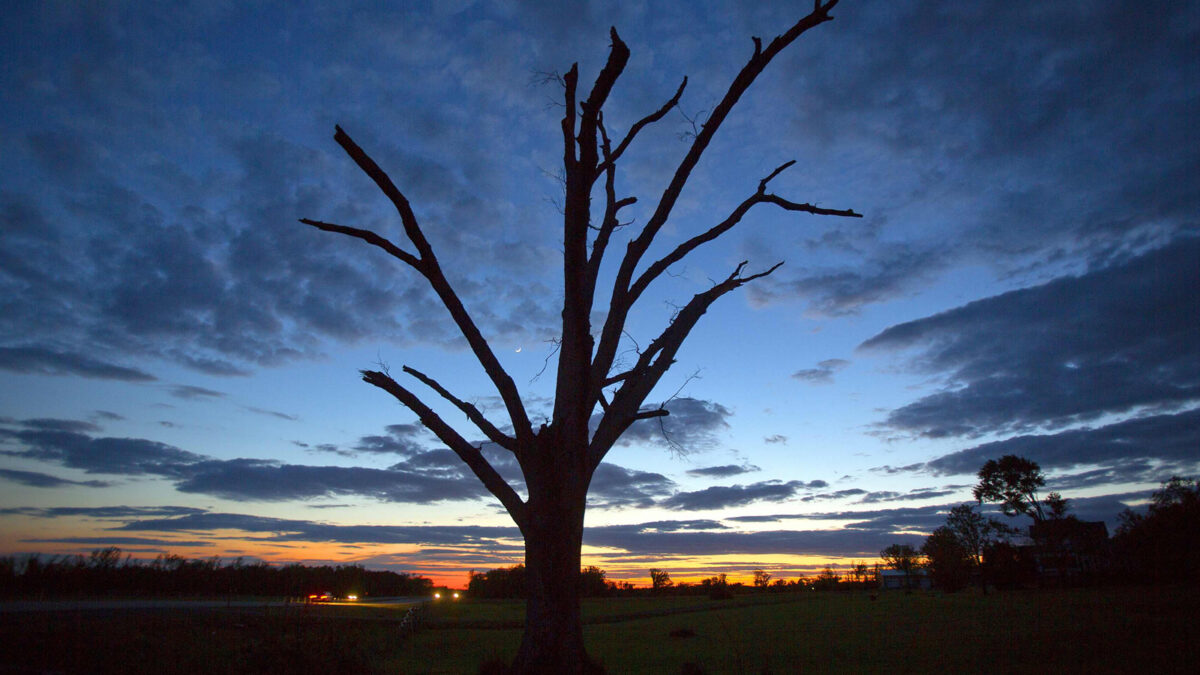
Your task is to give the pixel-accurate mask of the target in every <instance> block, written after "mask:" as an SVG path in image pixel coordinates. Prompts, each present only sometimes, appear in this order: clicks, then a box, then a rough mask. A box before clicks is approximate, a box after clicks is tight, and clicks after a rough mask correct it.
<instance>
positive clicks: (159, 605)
mask: <svg viewBox="0 0 1200 675" xmlns="http://www.w3.org/2000/svg"><path fill="white" fill-rule="evenodd" d="M426 600H428V598H425V597H397V598H373V599H371V600H365V601H359V602H327V603H322V604H324V605H356V606H367V607H378V606H381V605H412V604H415V603H418V602H424V601H426ZM303 604H304V603H302V602H289V601H287V600H164V599H141V600H139V599H132V600H124V599H112V600H13V601H6V602H0V614H7V613H16V612H61V611H72V612H73V611H78V610H93V609H94V610H113V609H205V608H211V607H287V606H293V605H297V606H298V605H303Z"/></svg>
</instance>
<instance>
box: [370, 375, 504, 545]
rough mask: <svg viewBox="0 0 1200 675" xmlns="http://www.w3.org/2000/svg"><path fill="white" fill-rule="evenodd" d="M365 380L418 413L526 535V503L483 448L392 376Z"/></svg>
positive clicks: (380, 376) (423, 421) (376, 376)
mask: <svg viewBox="0 0 1200 675" xmlns="http://www.w3.org/2000/svg"><path fill="white" fill-rule="evenodd" d="M406 370H407V369H406ZM362 379H363V381H364V382H366V383H368V384H372V385H374V386H376V387H379V388H380V389H382V390H384V391H386V392H388V393H389V394H391V395H392V396H394V397H395V398H396V400H398V401H400V403H401V404H403V405H404V407H406V408H408V409H409V410H411V411H413V412H414V413H416V415H417V418H418V419H420V420H421V424H423V425H425V428H427V429H429V430H430V431H432V432H433V434H434V435H435V436H437V437H438V439H439V440H440V441H441V442H443V443H445V444H446V447H448V448H450V449H451V450H453V451H454V454H456V455H458V457H459V459H461V460H462V461H463V462H464V463H466V465H467V467H469V468H470V469H471V472H472V473H474V474H475V476H476V477H477V478H478V479H479V480H480V482H482V483H483V485H484V487H486V488H487V489H488V491H489V492H491V493H492V494H493V495H495V496H496V498H497V499H499V500H500V503H501V504H503V505H504V508H505V509H507V510H508V513H509V515H511V516H512V518H513V521H515V522H516V524H517V527H519V528H521V530H522V531H524V529H525V522H526V519H527V515H526V513H525V508H526V507H525V502H524V501H522V500H521V497H520V495H518V494H517V492H516V490H513V489H512V486H510V485H509V484H508V483H507V482H506V481H505V480H504V479H503V478H502V477H501V476H500V474H499V473H498V472H497V471H496V469H495V468H494V467H493V466H492V465H491V464H490V463H489V462H488V461H487V459H486V458H484V456H483V452H481V451H480V449H479V448H477V447H475V446H474V445H471V444H470V443H469V442H468V441H467V440H466V439H465V438H463V437H462V436H461V435H460V434H459V433H458V432H457V431H455V430H454V428H453V427H451V426H450V425H449V424H446V422H445V421H444V420H443V419H442V418H441V417H440V416H439V415H438V414H437V413H436V412H434V411H433V409H432V408H430V407H429V406H427V405H425V403H424V402H423V401H422V400H421V399H420V398H418V397H417V395H416V394H414V393H412V392H411V391H409V390H408V389H405V388H404V387H402V386H401V385H400V384H399V383H397V382H396V381H395V380H393V379H392V378H391V377H389V376H388V375H386V374H384V373H381V372H379V371H375V370H364V371H362Z"/></svg>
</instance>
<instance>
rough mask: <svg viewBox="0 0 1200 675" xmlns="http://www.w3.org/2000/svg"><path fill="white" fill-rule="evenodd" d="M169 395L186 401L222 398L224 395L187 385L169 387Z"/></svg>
mask: <svg viewBox="0 0 1200 675" xmlns="http://www.w3.org/2000/svg"><path fill="white" fill-rule="evenodd" d="M171 395H172V396H174V397H175V398H182V399H184V400H187V401H193V400H197V399H209V398H224V397H225V394H224V393H222V392H219V391H213V390H212V389H205V388H204V387H195V386H192V385H188V384H183V385H179V386H176V387H171Z"/></svg>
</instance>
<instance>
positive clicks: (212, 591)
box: [0, 547, 433, 597]
mask: <svg viewBox="0 0 1200 675" xmlns="http://www.w3.org/2000/svg"><path fill="white" fill-rule="evenodd" d="M432 588H433V582H432V581H431V580H430V579H427V578H425V577H420V576H415V575H411V574H406V573H403V572H390V571H383V570H368V569H365V568H363V567H362V566H360V565H337V566H329V565H322V566H316V567H310V566H306V565H300V564H289V565H270V564H268V563H265V562H263V561H260V560H255V561H246V560H244V559H243V558H237V559H234V560H232V561H229V562H225V563H223V562H222V561H221V559H220V558H207V559H191V560H189V559H186V558H182V557H180V556H177V555H171V554H162V555H159V556H158V557H157V558H155V559H153V560H148V561H144V560H135V559H133V558H132V557H131V556H128V555H123V553H122V551H121V549H119V548H116V547H109V548H105V549H99V550H95V551H92V553H91V555H89V556H83V555H74V556H55V557H50V558H45V557H42V556H31V557H29V558H23V559H17V558H14V557H7V558H0V595H2V596H4V597H80V596H145V597H161V596H214V595H215V596H222V597H225V596H271V597H301V596H307V595H309V594H311V593H332V594H334V595H335V596H346V595H358V596H360V597H371V596H374V597H387V596H409V595H427V594H428V593H429V592H430V591H431V589H432Z"/></svg>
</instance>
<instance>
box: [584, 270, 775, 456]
mask: <svg viewBox="0 0 1200 675" xmlns="http://www.w3.org/2000/svg"><path fill="white" fill-rule="evenodd" d="M747 264H748V263H747V262H746V261H742V262H741V263H740V264H738V266H737V267H736V268H735V269H734V270H733V272H732V273H730V275H729V276H728V277H726V278H725V280H724V281H722V282H721V283H719V284H716V285H714V286H713V287H712V288H709V289H708V290H707V291H704V292H703V293H697V294H696V295H694V296H692V299H691V300H689V301H688V303H687V304H686V305H684V306H683V308H682V309H680V310H679V313H678V314H677V315H676V316H675V317H674V319H673V320H672V321H671V323H670V324H669V325H668V326H667V327H666V329H665V330H663V332H662V334H661V335H659V336H658V337H657V338H655V340H654V341H653V342H651V343H650V345H649V346H648V347H647V348H646V351H644V352H642V353H641V355H640V356H639V357H638V361H637V364H635V365H634V366H633V368H630V370H629V374H628V376H627V377H625V378H624V381H623V383H622V385H621V387H620V388H619V389H618V390H617V391H616V393H615V394H614V395H613V398H612V402H611V403H610V404H609V411H608V414H606V415H605V416H604V418H603V419H601V420H600V426H599V427H597V429H596V432H595V433H594V434H593V435H592V442H591V444H590V446H589V450H588V453H589V460H590V461H591V462H592V466H593V467H595V466H599V464H600V461H601V460H603V459H604V455H605V454H607V453H608V450H609V448H611V447H612V445H613V443H615V442H616V440H617V439H618V438H620V437H621V434H623V433H625V430H626V429H628V428H629V425H630V424H633V422H634V421H635V420H636V417H637V415H638V413H639V412H640V410H639V408H640V407H641V405H642V403H643V402H644V401H645V400H646V397H647V396H648V395H649V394H650V392H651V391H652V390H653V389H654V387H655V386H657V385H658V382H659V380H661V379H662V376H663V375H664V374H665V373H666V372H667V369H669V368H670V367H671V365H672V364H674V363H675V354H676V353H677V352H678V351H679V348H680V346H681V345H682V344H683V341H684V340H685V339H687V336H688V334H689V333H691V331H692V329H693V328H695V327H696V324H697V323H698V322H699V321H700V318H701V317H703V316H704V314H705V313H706V312H707V311H708V308H709V307H710V306H712V304H713V303H714V302H716V301H717V299H718V298H720V297H721V296H723V295H725V294H726V293H728V292H730V291H732V290H734V289H736V288H738V287H740V286H742V285H744V284H747V283H750V282H751V281H754V280H755V279H761V278H762V277H765V276H767V275H769V274H771V273H772V272H774V271H775V270H777V269H779V267H780V265H782V264H783V263H782V262H780V263H776V264H775V265H773V266H771V267H770V268H768V269H767V270H765V271H763V272H759V273H757V274H751V275H749V276H742V270H744V269H745V268H746V265H747Z"/></svg>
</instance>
